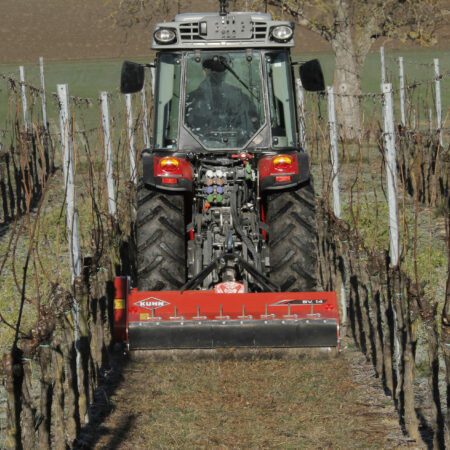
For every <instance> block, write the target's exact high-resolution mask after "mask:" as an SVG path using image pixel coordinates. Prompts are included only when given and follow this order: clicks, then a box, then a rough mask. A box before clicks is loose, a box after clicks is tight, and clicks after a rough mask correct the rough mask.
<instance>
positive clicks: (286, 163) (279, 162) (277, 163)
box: [272, 155, 293, 172]
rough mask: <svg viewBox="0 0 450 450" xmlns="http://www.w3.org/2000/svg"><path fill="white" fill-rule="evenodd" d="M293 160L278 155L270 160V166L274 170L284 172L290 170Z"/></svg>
mask: <svg viewBox="0 0 450 450" xmlns="http://www.w3.org/2000/svg"><path fill="white" fill-rule="evenodd" d="M292 162H293V159H292V157H291V156H288V155H278V156H275V157H274V158H273V159H272V166H273V168H274V169H275V170H278V171H280V172H286V171H289V170H292Z"/></svg>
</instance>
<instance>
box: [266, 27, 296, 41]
mask: <svg viewBox="0 0 450 450" xmlns="http://www.w3.org/2000/svg"><path fill="white" fill-rule="evenodd" d="M271 34H272V38H273V39H274V40H275V41H277V42H287V41H288V40H289V39H291V38H292V35H293V34H294V31H293V29H292V28H291V27H288V26H287V25H280V26H278V27H275V28H274V29H273V30H272V33H271Z"/></svg>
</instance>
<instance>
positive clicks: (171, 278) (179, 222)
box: [136, 184, 186, 291]
mask: <svg viewBox="0 0 450 450" xmlns="http://www.w3.org/2000/svg"><path fill="white" fill-rule="evenodd" d="M137 202H138V212H137V225H136V234H137V236H136V237H137V285H138V289H139V290H140V291H170V290H177V289H179V288H180V287H181V286H183V284H184V283H185V282H186V238H185V221H184V220H185V219H184V195H180V194H171V193H166V192H160V191H156V190H153V189H151V188H148V187H146V186H145V185H144V184H140V186H139V187H138V191H137Z"/></svg>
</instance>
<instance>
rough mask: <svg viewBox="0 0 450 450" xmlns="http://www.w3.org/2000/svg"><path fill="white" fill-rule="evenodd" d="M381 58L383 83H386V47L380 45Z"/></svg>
mask: <svg viewBox="0 0 450 450" xmlns="http://www.w3.org/2000/svg"><path fill="white" fill-rule="evenodd" d="M380 59H381V84H384V83H386V64H385V60H384V47H383V46H382V47H380Z"/></svg>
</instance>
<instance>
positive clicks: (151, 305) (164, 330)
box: [114, 277, 339, 350]
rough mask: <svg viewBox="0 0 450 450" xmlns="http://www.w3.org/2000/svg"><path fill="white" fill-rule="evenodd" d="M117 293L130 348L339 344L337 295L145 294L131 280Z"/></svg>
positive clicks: (120, 328)
mask: <svg viewBox="0 0 450 450" xmlns="http://www.w3.org/2000/svg"><path fill="white" fill-rule="evenodd" d="M115 289H116V298H115V300H114V337H115V340H116V341H119V342H120V341H123V342H127V345H128V349H129V350H143V349H147V350H148V349H153V350H160V349H174V348H175V349H176V348H183V349H193V348H205V349H215V348H227V347H233V348H239V347H276V348H290V347H330V348H333V347H334V348H336V347H337V346H338V338H339V314H338V305H337V300H336V293H335V292H276V293H274V292H271V293H239V292H238V291H239V290H240V289H242V286H240V285H238V284H237V283H222V285H221V286H219V287H218V289H216V291H184V292H183V293H181V292H179V291H154V292H140V291H138V290H137V289H131V290H130V289H129V281H128V278H127V277H117V278H116V279H115ZM218 291H219V292H220V291H222V292H223V293H219V292H218ZM225 292H231V293H225Z"/></svg>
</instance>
